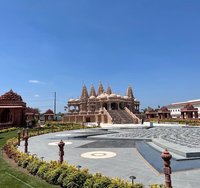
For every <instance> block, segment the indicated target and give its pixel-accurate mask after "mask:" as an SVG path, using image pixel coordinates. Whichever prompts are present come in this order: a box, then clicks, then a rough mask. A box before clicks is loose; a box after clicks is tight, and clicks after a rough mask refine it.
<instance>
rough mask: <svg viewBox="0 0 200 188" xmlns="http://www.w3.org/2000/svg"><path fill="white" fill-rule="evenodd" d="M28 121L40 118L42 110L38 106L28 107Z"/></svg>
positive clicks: (26, 112)
mask: <svg viewBox="0 0 200 188" xmlns="http://www.w3.org/2000/svg"><path fill="white" fill-rule="evenodd" d="M25 116H26V122H27V123H35V122H37V121H38V120H39V119H40V112H39V110H38V109H37V108H30V107H27V108H26V110H25Z"/></svg>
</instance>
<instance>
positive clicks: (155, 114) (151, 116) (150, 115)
mask: <svg viewBox="0 0 200 188" xmlns="http://www.w3.org/2000/svg"><path fill="white" fill-rule="evenodd" d="M145 114H146V118H147V119H154V118H157V117H158V112H157V111H156V110H154V109H153V108H151V107H148V108H147V111H146V112H145Z"/></svg>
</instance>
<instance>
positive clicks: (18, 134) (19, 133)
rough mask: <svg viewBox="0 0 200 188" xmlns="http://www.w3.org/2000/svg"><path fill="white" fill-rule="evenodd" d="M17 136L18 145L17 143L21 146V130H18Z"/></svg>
mask: <svg viewBox="0 0 200 188" xmlns="http://www.w3.org/2000/svg"><path fill="white" fill-rule="evenodd" d="M17 136H18V143H17V145H18V146H20V137H21V132H20V129H18V131H17Z"/></svg>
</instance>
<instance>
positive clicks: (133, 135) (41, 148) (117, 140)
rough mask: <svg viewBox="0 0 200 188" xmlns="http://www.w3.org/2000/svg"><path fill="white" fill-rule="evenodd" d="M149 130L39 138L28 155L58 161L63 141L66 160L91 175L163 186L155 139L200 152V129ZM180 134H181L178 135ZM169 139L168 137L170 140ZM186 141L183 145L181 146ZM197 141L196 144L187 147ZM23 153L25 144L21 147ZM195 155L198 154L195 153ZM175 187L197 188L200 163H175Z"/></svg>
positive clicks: (96, 131)
mask: <svg viewBox="0 0 200 188" xmlns="http://www.w3.org/2000/svg"><path fill="white" fill-rule="evenodd" d="M147 128H148V127H146V126H134V125H132V126H131V125H129V126H126V125H124V126H122V127H119V126H112V127H111V126H109V127H105V126H103V128H102V129H99V128H97V129H85V130H75V131H64V132H59V133H50V134H46V135H41V136H36V137H32V138H30V139H29V151H30V153H31V154H37V156H38V157H44V160H47V161H50V160H58V158H59V156H58V146H57V143H58V142H59V141H60V140H61V139H63V141H64V142H65V143H66V145H65V156H64V160H66V161H68V162H69V163H70V164H74V165H81V166H82V168H88V169H89V171H90V172H91V173H94V172H101V173H103V174H104V175H107V176H110V177H119V178H123V179H126V180H129V181H130V179H129V176H131V175H134V176H136V178H137V179H136V182H142V183H143V184H145V185H146V187H148V185H149V184H152V183H163V182H164V176H163V174H162V168H163V163H162V159H161V157H160V154H161V152H160V151H158V150H156V149H155V148H153V147H152V146H150V145H149V144H148V143H147V141H148V142H149V141H150V140H152V139H158V138H162V139H163V140H165V141H167V142H170V141H171V140H170V141H169V140H167V139H168V136H170V138H173V139H176V138H177V141H176V140H173V144H176V145H181V144H183V146H184V147H190V148H191V146H192V147H193V148H194V149H196V150H198V148H199V145H198V144H197V143H199V139H200V138H199V132H200V129H199V128H189V127H187V128H185V127H179V126H175V127H174V126H173V127H172V126H170V127H167V126H166V127H154V128H150V129H147ZM178 133H180V134H178ZM167 135H168V136H167ZM175 135H178V137H177V136H175ZM180 139H183V142H180ZM188 140H190V141H191V142H193V141H195V142H194V144H192V143H188ZM187 144H189V145H187ZM19 149H20V150H22V151H23V143H22V144H21V146H20V147H19ZM194 151H195V150H194ZM172 171H173V174H172V183H173V187H175V188H176V187H177V188H192V187H198V185H199V183H200V180H199V173H200V160H199V159H195V160H184V161H176V160H175V159H173V160H172Z"/></svg>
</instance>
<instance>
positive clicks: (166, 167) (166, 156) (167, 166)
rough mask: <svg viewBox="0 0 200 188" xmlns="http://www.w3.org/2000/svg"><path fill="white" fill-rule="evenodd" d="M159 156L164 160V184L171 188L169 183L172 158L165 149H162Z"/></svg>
mask: <svg viewBox="0 0 200 188" xmlns="http://www.w3.org/2000/svg"><path fill="white" fill-rule="evenodd" d="M161 157H162V159H163V161H164V174H165V185H166V188H172V185H171V166H170V160H171V158H172V155H171V154H170V153H169V151H168V150H167V149H165V151H163V153H162V154H161Z"/></svg>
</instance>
